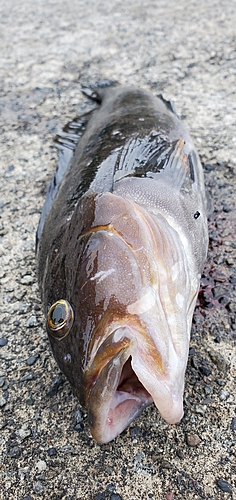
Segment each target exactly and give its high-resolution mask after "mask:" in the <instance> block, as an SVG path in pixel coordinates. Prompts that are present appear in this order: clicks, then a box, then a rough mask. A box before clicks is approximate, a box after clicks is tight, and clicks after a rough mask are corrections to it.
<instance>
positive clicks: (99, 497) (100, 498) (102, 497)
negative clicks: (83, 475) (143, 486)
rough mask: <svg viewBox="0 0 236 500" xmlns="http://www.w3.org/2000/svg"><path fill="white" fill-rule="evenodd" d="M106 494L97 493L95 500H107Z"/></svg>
mask: <svg viewBox="0 0 236 500" xmlns="http://www.w3.org/2000/svg"><path fill="white" fill-rule="evenodd" d="M105 498H106V497H105V493H97V494H96V495H95V497H94V499H95V500H105Z"/></svg>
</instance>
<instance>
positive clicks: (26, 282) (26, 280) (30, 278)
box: [20, 275, 34, 285]
mask: <svg viewBox="0 0 236 500" xmlns="http://www.w3.org/2000/svg"><path fill="white" fill-rule="evenodd" d="M20 282H21V284H22V285H31V284H32V283H34V278H33V276H29V275H26V276H24V278H22V279H21V281H20Z"/></svg>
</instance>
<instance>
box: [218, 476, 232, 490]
mask: <svg viewBox="0 0 236 500" xmlns="http://www.w3.org/2000/svg"><path fill="white" fill-rule="evenodd" d="M216 484H217V486H219V488H220V489H221V490H222V491H224V492H225V493H232V489H231V486H230V484H229V483H228V482H227V481H224V479H217V481H216Z"/></svg>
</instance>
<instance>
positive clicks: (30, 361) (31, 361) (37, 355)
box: [26, 354, 39, 366]
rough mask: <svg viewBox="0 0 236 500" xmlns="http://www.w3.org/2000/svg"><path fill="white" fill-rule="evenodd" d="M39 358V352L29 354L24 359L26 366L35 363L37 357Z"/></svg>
mask: <svg viewBox="0 0 236 500" xmlns="http://www.w3.org/2000/svg"><path fill="white" fill-rule="evenodd" d="M38 358H39V354H36V355H35V356H30V357H29V358H28V359H27V360H26V364H27V365H28V366H32V365H34V364H35V363H36V361H37V359H38Z"/></svg>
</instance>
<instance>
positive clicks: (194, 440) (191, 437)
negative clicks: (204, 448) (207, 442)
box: [186, 434, 201, 446]
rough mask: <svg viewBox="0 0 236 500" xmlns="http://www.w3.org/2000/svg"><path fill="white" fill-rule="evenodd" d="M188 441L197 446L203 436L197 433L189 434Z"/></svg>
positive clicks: (190, 444) (188, 443)
mask: <svg viewBox="0 0 236 500" xmlns="http://www.w3.org/2000/svg"><path fill="white" fill-rule="evenodd" d="M186 442H187V445H188V446H197V445H198V444H199V443H200V442H201V438H200V437H199V436H198V435H197V434H187V435H186Z"/></svg>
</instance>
